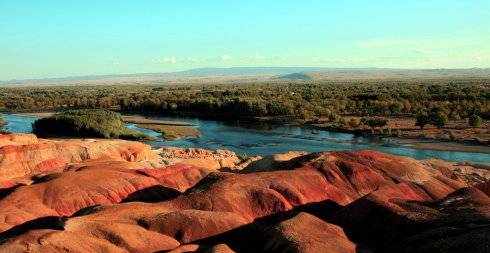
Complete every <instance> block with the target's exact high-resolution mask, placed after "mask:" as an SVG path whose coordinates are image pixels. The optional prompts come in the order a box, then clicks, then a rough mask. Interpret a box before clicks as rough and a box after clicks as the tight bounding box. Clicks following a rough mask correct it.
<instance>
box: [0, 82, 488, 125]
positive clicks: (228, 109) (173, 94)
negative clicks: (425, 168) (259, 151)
mask: <svg viewBox="0 0 490 253" xmlns="http://www.w3.org/2000/svg"><path fill="white" fill-rule="evenodd" d="M96 108H97V109H99V108H100V109H110V110H113V111H118V112H121V113H124V114H145V115H163V116H171V115H180V116H194V117H201V118H213V119H219V120H233V119H254V118H255V119H256V118H268V119H282V120H303V121H315V120H326V121H331V122H336V121H339V122H343V123H345V120H343V119H344V117H346V116H358V117H375V116H376V117H413V118H418V119H420V120H426V122H425V123H430V119H425V118H424V115H431V113H433V112H434V111H436V112H437V116H441V115H442V117H443V118H447V119H449V120H461V119H467V118H471V117H478V119H483V120H488V119H490V80H488V79H471V78H467V79H460V80H455V79H447V80H446V79H434V80H430V79H406V80H337V81H298V82H294V81H269V82H257V83H241V84H240V83H223V84H219V83H217V84H215V83H206V84H202V83H190V84H172V85H170V84H158V85H157V84H155V85H104V86H103V85H100V86H97V85H94V86H83V85H77V86H75V85H73V86H37V87H27V86H22V87H15V86H10V87H0V110H1V111H3V112H41V111H60V110H67V109H96ZM421 123H424V122H421ZM422 127H423V126H422Z"/></svg>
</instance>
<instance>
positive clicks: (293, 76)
mask: <svg viewBox="0 0 490 253" xmlns="http://www.w3.org/2000/svg"><path fill="white" fill-rule="evenodd" d="M279 79H282V80H302V81H309V80H313V78H312V77H311V76H310V75H309V74H307V73H292V74H287V75H282V76H279Z"/></svg>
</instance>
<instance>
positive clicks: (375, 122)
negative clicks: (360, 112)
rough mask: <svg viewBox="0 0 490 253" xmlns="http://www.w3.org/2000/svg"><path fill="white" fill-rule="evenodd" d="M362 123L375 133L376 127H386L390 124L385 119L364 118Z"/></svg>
mask: <svg viewBox="0 0 490 253" xmlns="http://www.w3.org/2000/svg"><path fill="white" fill-rule="evenodd" d="M361 122H362V123H363V124H364V125H367V126H369V127H370V128H371V132H372V133H374V129H375V128H376V127H384V126H386V125H387V124H388V121H387V120H386V119H384V118H380V117H373V118H362V119H361Z"/></svg>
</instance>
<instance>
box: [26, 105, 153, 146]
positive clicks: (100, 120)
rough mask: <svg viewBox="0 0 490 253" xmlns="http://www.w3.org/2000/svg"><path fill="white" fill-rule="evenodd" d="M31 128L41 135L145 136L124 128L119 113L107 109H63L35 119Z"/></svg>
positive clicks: (143, 137) (131, 137)
mask: <svg viewBox="0 0 490 253" xmlns="http://www.w3.org/2000/svg"><path fill="white" fill-rule="evenodd" d="M32 129H33V132H34V133H35V134H36V135H39V136H42V137H54V136H63V137H92V138H107V139H108V138H122V139H145V138H146V135H144V134H143V133H140V132H138V131H135V130H131V129H128V128H126V126H125V125H124V122H123V120H122V117H121V115H120V114H118V113H115V112H112V111H108V110H95V109H93V110H89V109H84V110H69V111H65V112H61V113H57V114H55V115H53V116H51V117H48V118H41V119H38V120H36V121H35V122H34V124H33V125H32Z"/></svg>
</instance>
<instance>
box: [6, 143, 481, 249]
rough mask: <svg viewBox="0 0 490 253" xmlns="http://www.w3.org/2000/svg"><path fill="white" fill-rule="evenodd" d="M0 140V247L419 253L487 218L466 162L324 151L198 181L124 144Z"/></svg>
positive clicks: (195, 173) (203, 175) (195, 172)
mask: <svg viewBox="0 0 490 253" xmlns="http://www.w3.org/2000/svg"><path fill="white" fill-rule="evenodd" d="M2 138H3V139H4V142H3V143H7V144H6V145H4V146H2V147H0V158H1V159H0V175H2V177H0V178H2V180H0V182H1V183H2V184H3V190H2V191H3V192H2V194H1V196H0V232H1V234H0V237H1V238H3V239H6V241H5V242H4V243H2V244H1V245H0V252H24V251H28V250H29V251H32V252H46V251H50V252H59V251H66V250H67V251H75V252H155V251H173V252H193V251H210V252H229V251H233V250H235V251H237V252H240V250H246V249H249V250H250V249H253V251H257V250H264V251H269V250H271V251H282V250H291V251H292V252H325V251H327V252H354V251H355V250H356V249H364V248H367V249H369V250H371V249H374V250H380V251H386V252H389V251H396V252H401V251H403V250H405V251H408V249H410V250H412V251H413V252H418V251H424V250H425V251H427V252H430V250H434V249H435V246H430V245H429V244H428V242H429V241H431V240H433V238H434V237H431V235H435V236H436V238H440V240H441V241H437V242H435V243H434V245H438V247H447V249H448V250H449V251H454V252H456V251H455V250H457V249H462V248H463V247H464V244H465V242H468V241H470V239H469V236H470V235H471V236H474V237H475V238H477V239H476V242H483V240H484V238H483V237H481V236H479V234H478V233H483V232H487V228H488V223H489V222H488V220H489V218H490V208H489V207H490V201H489V197H488V195H487V194H488V188H489V187H488V181H485V174H484V173H483V174H481V175H483V176H481V175H480V174H478V175H479V176H478V177H471V176H466V175H467V174H469V173H472V172H474V171H476V170H473V169H474V168H473V167H471V166H467V165H465V167H464V169H458V168H460V167H451V168H448V166H442V165H441V163H437V164H435V163H433V162H420V161H417V160H414V159H411V158H405V157H399V156H393V155H387V154H383V153H380V152H374V151H359V152H325V153H317V154H310V155H303V156H299V157H296V158H293V159H283V160H282V161H276V162H274V166H273V167H274V168H271V169H270V170H268V171H266V172H255V170H253V169H249V170H247V169H246V168H245V169H244V171H243V172H241V173H226V172H213V173H211V174H209V175H208V173H210V170H209V169H203V168H200V167H196V166H192V165H189V164H175V165H171V166H166V167H165V166H163V167H162V166H161V165H160V164H159V162H160V160H159V157H156V156H155V153H154V152H152V151H151V150H150V149H149V147H148V146H146V145H143V144H136V143H134V142H124V141H93V140H86V141H83V140H76V141H49V140H37V141H34V140H33V139H30V140H22V141H20V142H21V143H19V144H18V145H15V144H12V143H14V142H15V139H16V138H17V137H15V136H9V137H5V136H3V137H2ZM0 140H1V138H0ZM193 159H194V158H193ZM184 160H185V159H184ZM195 162H197V163H196V164H197V165H199V160H195ZM472 168H473V169H472ZM213 169H214V168H213ZM16 170H18V172H15V171H16ZM260 170H264V168H261V169H260ZM480 172H481V171H479V173H480ZM9 173H13V176H12V175H11V174H9ZM18 178H23V180H24V181H22V182H23V184H24V185H20V186H19V183H20V182H21V181H19V179H18ZM26 178H27V179H29V180H30V181H29V180H27V181H26ZM482 178H483V179H482ZM482 180H483V181H484V182H483V183H482ZM472 185H475V187H472ZM478 189H480V190H478ZM482 191H484V192H482ZM140 201H146V203H145V202H140ZM122 202H126V203H122ZM301 211H302V212H305V211H306V212H309V213H310V214H305V213H302V214H298V213H299V212H301ZM313 215H315V216H317V217H315V216H313ZM466 221H469V223H467V222H466ZM465 224H466V225H465ZM481 224H483V225H481ZM451 227H453V228H456V230H455V231H456V232H455V233H454V234H453V235H454V236H453V237H450V239H451V240H452V241H448V240H449V239H447V240H446V239H443V238H444V237H443V235H442V234H441V233H442V232H441V231H445V232H447V231H449V229H450V228H451ZM393 228H396V229H393ZM465 229H467V230H465ZM463 231H466V232H463ZM468 231H470V232H468ZM441 238H442V239H441ZM252 241H253V242H254V243H251V242H252ZM414 242H415V243H414ZM449 242H451V243H449ZM443 243H448V244H447V245H446V244H443ZM220 244H226V245H229V246H230V247H227V246H223V245H221V246H214V245H220ZM251 244H256V245H254V246H253V245H251ZM402 245H403V247H404V248H400V247H401V246H402ZM472 245H473V246H474V247H473V248H471V247H470V248H471V249H476V250H478V248H477V246H475V245H478V243H473V244H472ZM470 246H471V245H470ZM477 252H478V251H477Z"/></svg>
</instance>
